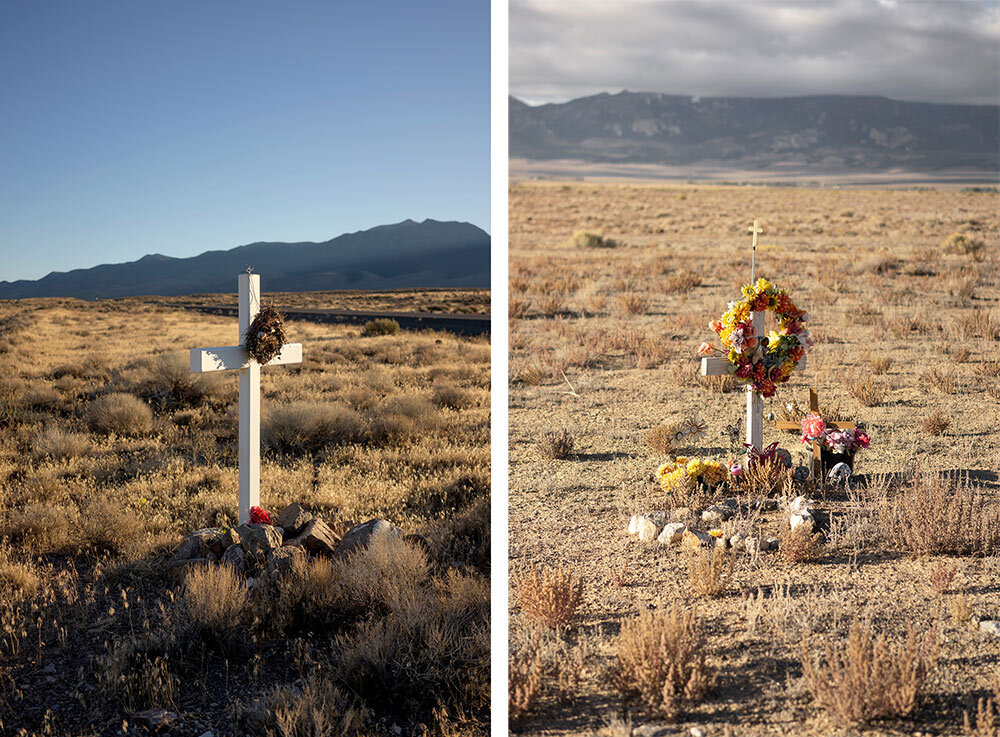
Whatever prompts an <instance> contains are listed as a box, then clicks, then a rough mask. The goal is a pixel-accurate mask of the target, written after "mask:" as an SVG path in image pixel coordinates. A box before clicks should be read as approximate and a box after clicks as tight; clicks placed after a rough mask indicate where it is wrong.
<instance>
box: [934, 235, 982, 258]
mask: <svg viewBox="0 0 1000 737" xmlns="http://www.w3.org/2000/svg"><path fill="white" fill-rule="evenodd" d="M941 247H942V248H943V249H944V252H945V253H957V254H961V255H964V256H972V257H973V258H977V257H980V258H981V254H982V251H983V249H985V248H986V244H985V243H984V242H983V241H981V240H979V239H978V238H974V237H972V236H971V235H967V234H965V233H952V234H951V235H949V236H948V237H947V238H946V239H945V240H944V243H942V244H941Z"/></svg>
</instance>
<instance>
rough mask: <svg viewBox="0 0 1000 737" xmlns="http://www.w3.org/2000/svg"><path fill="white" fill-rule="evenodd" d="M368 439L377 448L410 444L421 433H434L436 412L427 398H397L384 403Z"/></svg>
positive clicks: (369, 430) (373, 422) (436, 419)
mask: <svg viewBox="0 0 1000 737" xmlns="http://www.w3.org/2000/svg"><path fill="white" fill-rule="evenodd" d="M374 415H375V416H374V418H373V419H372V420H371V425H370V426H369V428H368V439H369V440H370V441H371V442H373V443H376V444H389V443H396V442H401V441H404V440H408V439H410V438H412V437H414V436H415V435H417V433H419V432H424V431H429V430H432V429H434V427H435V426H436V425H437V421H438V412H437V409H436V408H435V407H434V405H433V404H431V402H430V400H429V399H427V398H426V397H420V396H395V397H390V398H389V399H387V400H385V401H384V402H383V403H382V405H381V406H380V407H379V408H378V410H377V411H376V412H375V413H374Z"/></svg>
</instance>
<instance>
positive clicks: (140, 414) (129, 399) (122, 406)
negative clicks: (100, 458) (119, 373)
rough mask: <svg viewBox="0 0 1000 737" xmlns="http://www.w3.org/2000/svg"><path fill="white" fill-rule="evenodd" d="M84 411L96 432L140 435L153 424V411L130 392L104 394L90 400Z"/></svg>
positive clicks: (147, 430)
mask: <svg viewBox="0 0 1000 737" xmlns="http://www.w3.org/2000/svg"><path fill="white" fill-rule="evenodd" d="M85 412H86V418H87V422H88V423H89V424H90V427H91V429H92V430H95V431H96V432H103V433H118V434H119V435H142V434H144V433H147V432H149V430H150V428H151V427H152V426H153V411H152V410H151V409H150V408H149V406H148V405H147V404H145V403H144V402H143V401H142V400H141V399H139V398H138V397H134V396H132V395H131V394H123V393H121V392H114V393H112V394H105V395H104V396H103V397H98V398H97V399H95V400H94V401H93V402H91V403H90V404H89V405H88V406H87V408H86V410H85Z"/></svg>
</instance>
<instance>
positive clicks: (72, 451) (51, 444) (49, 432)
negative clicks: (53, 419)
mask: <svg viewBox="0 0 1000 737" xmlns="http://www.w3.org/2000/svg"><path fill="white" fill-rule="evenodd" d="M89 452H90V438H88V437H87V436H86V435H82V434H80V433H75V432H67V431H66V430H64V429H62V428H61V427H59V426H58V425H49V426H48V427H46V428H45V429H44V430H42V431H41V432H39V433H38V434H37V435H35V437H34V439H33V440H32V443H31V453H32V455H33V456H34V457H35V458H51V459H53V460H56V461H63V460H67V459H69V458H76V457H78V456H82V455H85V454H87V453H89Z"/></svg>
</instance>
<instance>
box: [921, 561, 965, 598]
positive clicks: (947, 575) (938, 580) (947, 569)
mask: <svg viewBox="0 0 1000 737" xmlns="http://www.w3.org/2000/svg"><path fill="white" fill-rule="evenodd" d="M957 571H958V568H956V567H955V566H953V565H948V564H947V563H946V562H945V561H943V560H942V561H939V562H938V564H937V565H936V566H934V568H932V569H931V572H930V574H929V575H928V576H927V580H928V581H929V582H930V584H931V587H932V588H933V589H934V592H935V593H936V594H938V595H939V596H940V595H942V594H944V593H945V592H947V591H948V588H949V587H950V586H951V582H952V581H954V580H955V573H956V572H957Z"/></svg>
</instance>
